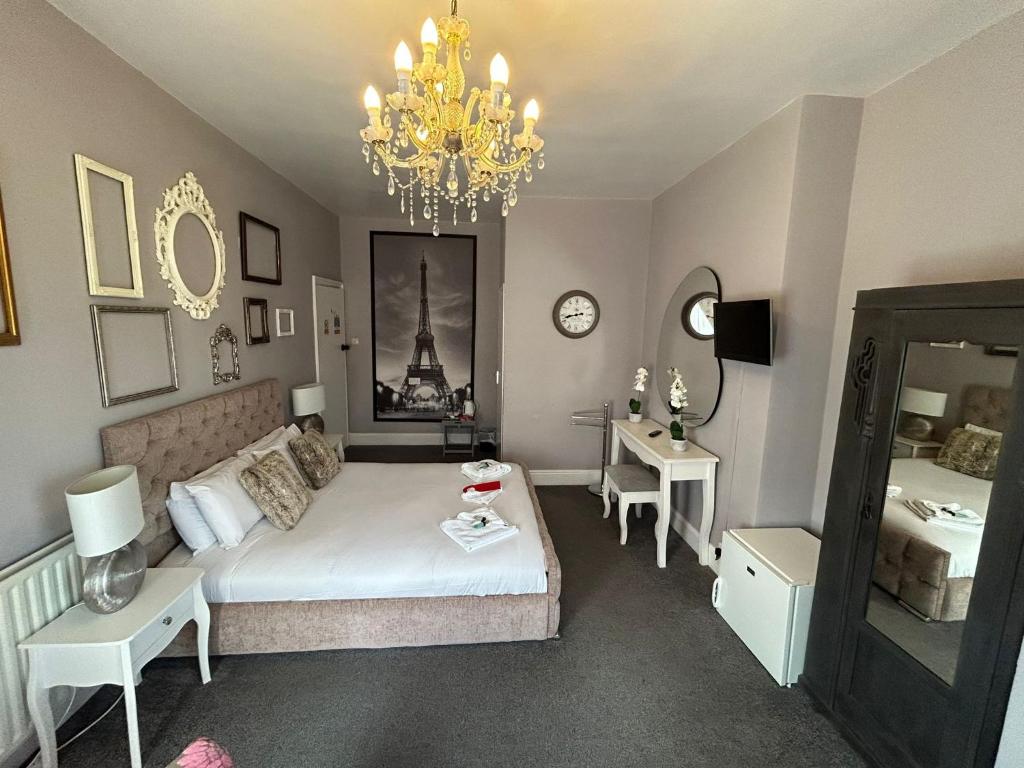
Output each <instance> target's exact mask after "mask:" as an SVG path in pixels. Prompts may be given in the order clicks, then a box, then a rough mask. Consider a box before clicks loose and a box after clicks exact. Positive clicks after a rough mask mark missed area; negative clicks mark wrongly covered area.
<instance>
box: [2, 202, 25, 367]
mask: <svg viewBox="0 0 1024 768" xmlns="http://www.w3.org/2000/svg"><path fill="white" fill-rule="evenodd" d="M0 313H2V315H3V319H4V324H3V331H2V332H0V347H13V346H17V345H18V344H21V332H20V331H19V329H18V308H17V305H16V304H15V302H14V279H13V278H12V277H11V251H10V249H9V248H8V247H7V227H6V225H5V224H4V204H3V200H2V199H0Z"/></svg>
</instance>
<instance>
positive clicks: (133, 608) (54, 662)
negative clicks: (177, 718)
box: [18, 568, 210, 768]
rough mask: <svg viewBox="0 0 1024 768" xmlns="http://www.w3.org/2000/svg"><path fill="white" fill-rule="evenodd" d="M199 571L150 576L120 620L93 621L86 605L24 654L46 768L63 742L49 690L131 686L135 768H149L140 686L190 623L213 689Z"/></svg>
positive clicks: (46, 630)
mask: <svg viewBox="0 0 1024 768" xmlns="http://www.w3.org/2000/svg"><path fill="white" fill-rule="evenodd" d="M202 576H203V571H202V569H200V568H150V569H149V570H147V571H146V580H145V582H143V584H142V589H141V590H139V594H138V595H137V596H136V597H135V599H134V600H132V602H130V603H129V604H128V605H127V606H125V607H124V608H122V609H121V610H120V611H118V612H117V613H111V614H105V615H104V614H98V613H93V612H92V611H90V610H89V609H88V608H86V607H85V605H84V604H83V603H79V604H78V605H75V606H73V607H71V608H69V609H68V610H67V611H65V612H64V613H63V614H61V615H60V616H58V617H57V618H56V619H54V620H53V621H51V622H50V623H49V624H47V625H46V626H45V627H43V628H42V629H41V630H39V631H38V632H36V633H35V634H34V635H32V636H31V637H29V638H28V639H26V640H25V641H24V642H22V643H21V644H20V645H19V646H18V647H19V648H21V649H23V650H26V651H28V662H29V673H28V709H29V713H30V714H31V715H32V723H33V725H35V727H36V733H37V734H38V736H39V750H40V754H41V755H42V760H43V768H56V766H57V741H56V735H55V734H54V727H53V712H52V711H51V710H50V698H49V692H48V689H49V688H52V687H53V686H56V685H72V686H77V687H80V688H81V687H87V686H93V685H101V684H103V683H113V684H115V685H122V686H124V705H125V711H126V713H127V716H128V747H129V750H130V752H131V759H132V768H142V751H141V749H140V747H139V723H138V717H137V715H136V711H135V685H136V683H137V682H138V680H140V679H141V675H140V673H141V672H142V668H143V667H144V666H145V665H146V664H147V663H148V662H149V661H151V660H152V659H153V658H154V657H156V656H157V655H159V654H160V652H161V651H163V649H164V648H166V647H167V646H168V645H169V644H170V642H171V641H172V640H173V639H174V638H175V636H176V635H177V634H178V632H179V631H180V630H181V628H182V627H183V626H184V625H185V622H187V621H195V623H196V625H197V626H198V627H199V632H198V633H197V636H198V642H199V671H200V674H201V676H202V679H203V683H204V684H205V683H208V682H210V659H209V654H208V645H209V637H210V609H209V608H208V607H207V605H206V600H205V599H204V598H203V590H202V587H201V586H200V579H201V578H202Z"/></svg>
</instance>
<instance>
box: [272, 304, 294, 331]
mask: <svg viewBox="0 0 1024 768" xmlns="http://www.w3.org/2000/svg"><path fill="white" fill-rule="evenodd" d="M274 312H275V314H276V315H277V335H278V336H294V335H295V311H294V310H291V309H280V308H278V309H276V310H274Z"/></svg>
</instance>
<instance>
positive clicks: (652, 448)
mask: <svg viewBox="0 0 1024 768" xmlns="http://www.w3.org/2000/svg"><path fill="white" fill-rule="evenodd" d="M656 429H660V430H661V434H660V435H658V436H657V437H648V435H649V434H650V433H651V432H653V431H654V430H656ZM622 446H625V447H626V448H628V449H629V450H631V451H632V452H633V453H635V454H636V456H637V458H639V459H640V461H642V462H643V463H644V464H647V465H648V466H651V467H655V468H656V469H657V470H658V472H659V474H660V475H661V503H660V505H659V508H660V509H659V513H658V522H657V523H656V525H655V527H654V535H655V537H656V538H657V541H658V567H659V568H664V567H665V544H666V542H667V540H668V526H669V521H670V520H671V517H672V483H673V482H675V481H677V480H699V481H700V482H701V491H702V496H703V502H704V504H703V511H702V514H701V518H700V534H699V543H698V548H697V556H698V558H699V560H700V564H701V565H707V564H708V563H709V561H710V548H711V544H710V539H711V523H712V522H713V521H714V519H715V468H716V465H717V464H718V457H717V456H715V455H714V454H713V453H709V452H708V451H705V450H704V449H703V448H701V447H700V446H699V445H697V444H696V443H694V442H692V441H690V447H689V448H688V449H687V450H685V451H673V450H672V446H671V444H670V443H669V429H668V427H666V426H664V425H662V424H659V423H658V422H656V421H653V420H652V419H644V420H643V421H640V422H637V423H635V424H634V423H633V422H631V421H628V420H626V419H613V420H612V457H611V463H612V464H618V463H619V461H620V458H619V457H620V454H621V452H622Z"/></svg>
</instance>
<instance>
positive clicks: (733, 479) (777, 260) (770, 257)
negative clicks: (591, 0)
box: [643, 102, 801, 541]
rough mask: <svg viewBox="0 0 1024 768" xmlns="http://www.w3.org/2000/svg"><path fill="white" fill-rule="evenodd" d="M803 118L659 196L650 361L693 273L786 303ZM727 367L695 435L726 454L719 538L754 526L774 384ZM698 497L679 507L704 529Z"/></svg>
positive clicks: (770, 127) (761, 373)
mask: <svg viewBox="0 0 1024 768" xmlns="http://www.w3.org/2000/svg"><path fill="white" fill-rule="evenodd" d="M800 116H801V105H800V103H799V102H796V103H794V104H791V105H790V106H789V107H787V108H786V109H785V110H783V111H782V112H780V113H779V114H777V115H775V117H773V118H772V119H770V120H768V121H767V122H765V123H763V124H762V125H760V126H758V127H757V128H756V129H755V130H753V131H752V132H751V133H749V134H748V135H747V136H745V137H744V138H742V139H740V140H739V141H738V142H736V143H735V144H734V145H732V146H731V147H729V148H728V149H726V150H725V151H723V152H722V153H721V154H719V155H717V156H716V157H714V158H712V159H711V160H709V161H708V162H707V163H705V164H704V165H703V166H701V167H700V168H698V169H697V170H696V171H694V172H693V173H691V174H690V175H689V176H687V177H686V178H685V179H683V180H682V181H680V182H679V183H678V184H676V185H675V186H674V187H672V188H671V189H669V190H668V191H666V192H665V193H663V194H662V195H661V196H659V197H658V198H656V199H655V201H654V211H653V217H652V224H651V253H650V269H649V272H648V275H647V291H646V300H645V301H646V305H647V315H646V319H645V321H644V333H643V350H644V351H643V359H644V360H647V361H650V362H651V363H652V364H653V363H654V362H655V361H656V358H657V347H658V337H659V334H660V331H661V324H662V319H663V316H664V313H665V308H666V306H667V305H668V302H669V300H670V299H671V297H672V294H673V293H675V290H676V287H677V286H678V285H679V283H680V282H681V281H682V279H683V278H684V277H686V275H687V274H688V273H689V272H690V270H691V269H693V268H694V267H698V266H701V265H706V266H709V267H711V268H712V269H714V270H715V271H716V272H717V273H718V276H719V278H720V279H721V282H722V294H723V297H724V298H725V299H745V298H761V297H771V298H773V299H778V298H779V296H780V293H781V289H782V279H783V271H784V265H785V259H786V245H787V236H788V232H789V211H790V207H791V201H792V195H793V172H794V168H795V165H796V155H797V143H798V137H799V132H800ZM724 366H725V379H724V385H723V390H722V399H721V403H720V404H719V409H718V413H717V414H716V416H715V417H714V418H713V419H712V420H711V422H710V423H708V424H707V425H706V426H703V427H699V428H697V429H694V430H693V431H692V436H693V439H694V440H695V441H696V442H697V443H699V444H700V445H701V446H703V447H704V448H707V449H708V450H710V451H711V452H712V453H715V454H717V455H718V456H719V457H720V458H721V463H720V464H719V468H718V493H717V500H716V501H717V510H716V521H715V531H716V533H715V535H713V537H712V540H713V541H714V540H717V532H719V531H721V530H723V529H724V528H727V527H728V528H742V527H750V526H751V525H753V523H754V521H755V518H756V513H757V500H758V495H759V482H758V479H759V478H760V477H761V467H762V463H763V459H764V443H765V433H766V430H767V425H768V402H769V399H770V397H771V382H772V369H771V368H764V367H761V366H756V365H748V364H745V363H736V362H732V361H728V360H727V361H725V363H724ZM683 375H684V377H685V371H683ZM665 398H666V394H665V393H656V394H655V393H653V392H652V393H651V396H650V398H649V402H650V406H649V408H650V413H651V416H652V418H654V419H656V420H658V421H660V422H661V423H663V424H667V423H668V420H669V414H668V410H667V408H666V407H665V403H664V402H663V401H664V400H665ZM680 485H693V484H692V483H684V484H680ZM680 492H681V493H684V494H685V493H688V492H689V489H680ZM692 495H693V496H694V497H696V498H692V499H679V500H677V503H678V504H679V505H680V506H682V507H684V508H685V509H686V517H687V519H688V520H689V522H690V523H691V524H693V525H695V526H696V525H699V523H700V512H699V510H700V506H699V504H698V502H699V493H694V494H692Z"/></svg>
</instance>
